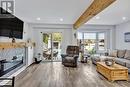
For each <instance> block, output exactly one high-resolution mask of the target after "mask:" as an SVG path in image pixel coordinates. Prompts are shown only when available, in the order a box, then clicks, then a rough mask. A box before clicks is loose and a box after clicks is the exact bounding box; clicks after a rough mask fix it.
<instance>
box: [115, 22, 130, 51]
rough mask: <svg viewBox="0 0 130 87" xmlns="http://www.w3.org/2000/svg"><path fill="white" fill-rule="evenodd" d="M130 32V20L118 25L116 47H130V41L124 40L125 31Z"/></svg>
mask: <svg viewBox="0 0 130 87" xmlns="http://www.w3.org/2000/svg"><path fill="white" fill-rule="evenodd" d="M126 32H130V21H129V22H126V23H123V24H120V25H117V26H116V49H129V50H130V42H129V43H128V42H127V43H126V42H125V41H124V33H126Z"/></svg>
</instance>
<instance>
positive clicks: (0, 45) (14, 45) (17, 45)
mask: <svg viewBox="0 0 130 87" xmlns="http://www.w3.org/2000/svg"><path fill="white" fill-rule="evenodd" d="M29 46H34V43H26V42H17V43H11V42H0V50H4V49H12V48H23V47H29Z"/></svg>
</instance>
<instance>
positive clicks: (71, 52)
mask: <svg viewBox="0 0 130 87" xmlns="http://www.w3.org/2000/svg"><path fill="white" fill-rule="evenodd" d="M61 57H62V64H63V65H64V66H68V67H76V66H77V59H78V57H79V47H78V46H68V47H67V49H66V54H62V55H61Z"/></svg>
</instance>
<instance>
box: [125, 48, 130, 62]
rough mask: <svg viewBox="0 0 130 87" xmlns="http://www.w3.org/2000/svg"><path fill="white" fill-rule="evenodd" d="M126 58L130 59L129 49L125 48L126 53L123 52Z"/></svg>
mask: <svg viewBox="0 0 130 87" xmlns="http://www.w3.org/2000/svg"><path fill="white" fill-rule="evenodd" d="M124 58H126V59H129V60H130V50H127V51H126V53H125V57H124Z"/></svg>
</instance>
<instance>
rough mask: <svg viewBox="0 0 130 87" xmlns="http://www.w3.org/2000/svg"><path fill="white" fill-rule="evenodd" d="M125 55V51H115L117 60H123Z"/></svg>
mask: <svg viewBox="0 0 130 87" xmlns="http://www.w3.org/2000/svg"><path fill="white" fill-rule="evenodd" d="M125 53H126V50H118V51H117V57H118V58H124V56H125Z"/></svg>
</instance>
